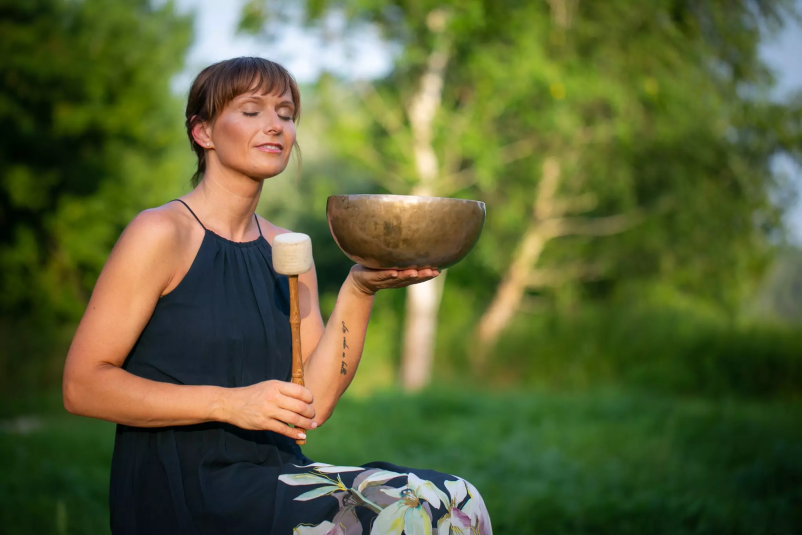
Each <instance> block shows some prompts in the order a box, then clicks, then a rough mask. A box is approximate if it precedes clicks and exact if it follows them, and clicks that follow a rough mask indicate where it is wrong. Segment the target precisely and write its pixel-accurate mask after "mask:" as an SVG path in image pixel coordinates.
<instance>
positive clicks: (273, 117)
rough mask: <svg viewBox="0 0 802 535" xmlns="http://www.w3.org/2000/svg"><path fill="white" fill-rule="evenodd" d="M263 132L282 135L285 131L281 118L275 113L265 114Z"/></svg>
mask: <svg viewBox="0 0 802 535" xmlns="http://www.w3.org/2000/svg"><path fill="white" fill-rule="evenodd" d="M263 130H264V132H265V133H266V134H281V132H283V131H284V125H283V124H282V123H281V118H280V117H279V116H278V113H276V112H275V111H274V112H272V113H266V114H265V123H264V125H263Z"/></svg>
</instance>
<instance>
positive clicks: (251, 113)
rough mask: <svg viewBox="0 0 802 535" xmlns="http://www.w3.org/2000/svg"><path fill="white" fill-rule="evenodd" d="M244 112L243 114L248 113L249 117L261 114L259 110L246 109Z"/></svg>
mask: <svg viewBox="0 0 802 535" xmlns="http://www.w3.org/2000/svg"><path fill="white" fill-rule="evenodd" d="M242 114H243V115H247V116H248V117H256V116H257V115H259V112H258V111H254V112H247V111H244V112H242Z"/></svg>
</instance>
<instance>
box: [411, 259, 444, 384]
mask: <svg viewBox="0 0 802 535" xmlns="http://www.w3.org/2000/svg"><path fill="white" fill-rule="evenodd" d="M444 282H445V273H442V274H441V275H440V276H439V277H437V278H436V279H432V280H430V281H426V282H422V283H420V284H414V285H412V286H410V287H408V288H407V304H406V316H405V317H406V321H405V324H404V347H403V352H402V355H401V386H402V387H403V388H404V390H406V391H408V392H415V391H418V390H420V389H422V388H424V387H425V386H427V385H428V384H429V382H430V380H431V376H432V363H433V361H434V348H435V342H436V339H437V312H438V311H439V310H440V301H441V298H442V295H443V286H444Z"/></svg>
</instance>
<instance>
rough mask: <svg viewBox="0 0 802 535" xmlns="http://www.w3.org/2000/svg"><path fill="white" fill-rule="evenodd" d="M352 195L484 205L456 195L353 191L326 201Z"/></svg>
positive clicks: (331, 197) (367, 197) (369, 197)
mask: <svg viewBox="0 0 802 535" xmlns="http://www.w3.org/2000/svg"><path fill="white" fill-rule="evenodd" d="M354 197H355V198H357V199H377V200H381V201H386V200H393V199H402V200H412V199H416V200H419V199H432V200H439V201H448V202H469V203H476V204H478V205H481V206H484V204H485V203H484V201H477V200H475V199H460V198H457V197H436V196H434V195H396V194H393V193H354V194H345V195H329V197H328V199H327V202H328V201H329V200H331V199H336V198H354Z"/></svg>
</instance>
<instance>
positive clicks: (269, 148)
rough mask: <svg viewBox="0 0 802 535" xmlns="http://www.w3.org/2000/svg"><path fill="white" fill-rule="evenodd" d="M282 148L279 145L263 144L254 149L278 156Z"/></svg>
mask: <svg viewBox="0 0 802 535" xmlns="http://www.w3.org/2000/svg"><path fill="white" fill-rule="evenodd" d="M283 148H284V147H282V146H281V144H279V143H265V144H264V145H259V146H258V147H256V149H257V150H260V151H262V152H267V153H270V154H280V153H281V151H282V149H283Z"/></svg>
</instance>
